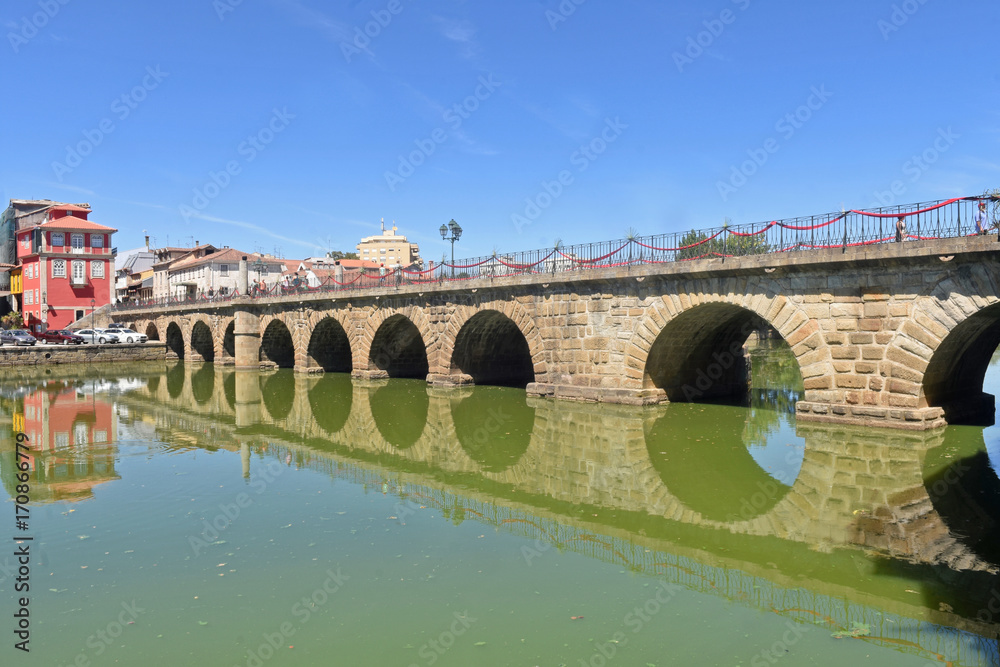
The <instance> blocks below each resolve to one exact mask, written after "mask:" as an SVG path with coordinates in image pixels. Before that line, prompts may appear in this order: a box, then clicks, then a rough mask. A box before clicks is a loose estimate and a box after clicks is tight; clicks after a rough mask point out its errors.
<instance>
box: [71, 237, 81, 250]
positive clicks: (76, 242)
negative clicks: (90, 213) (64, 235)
mask: <svg viewBox="0 0 1000 667" xmlns="http://www.w3.org/2000/svg"><path fill="white" fill-rule="evenodd" d="M69 242H70V245H71V246H72V247H73V249H74V250H83V234H70V235H69Z"/></svg>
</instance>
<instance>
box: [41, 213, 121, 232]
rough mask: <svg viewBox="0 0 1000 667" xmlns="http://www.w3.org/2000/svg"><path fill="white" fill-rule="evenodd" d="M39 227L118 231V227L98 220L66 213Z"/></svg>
mask: <svg viewBox="0 0 1000 667" xmlns="http://www.w3.org/2000/svg"><path fill="white" fill-rule="evenodd" d="M38 226H39V227H44V228H45V229H86V230H87V231H91V232H117V231H118V230H117V229H114V228H113V227H105V226H104V225H99V224H97V223H96V222H91V221H90V220H84V219H83V218H78V217H76V216H75V215H66V216H63V217H61V218H56V219H55V220H49V221H48V222H44V223H42V224H40V225H38Z"/></svg>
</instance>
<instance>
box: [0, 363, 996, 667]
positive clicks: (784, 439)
mask: <svg viewBox="0 0 1000 667" xmlns="http://www.w3.org/2000/svg"><path fill="white" fill-rule="evenodd" d="M994 363H995V364H996V358H995V359H994ZM752 385H753V386H752V389H751V392H750V399H749V406H745V405H743V406H732V405H697V404H672V405H667V406H658V407H650V408H637V407H626V406H611V405H590V404H579V403H568V402H557V401H552V400H548V399H534V398H528V397H526V395H525V392H524V391H523V390H517V389H509V388H497V387H476V388H470V389H447V390H445V389H435V388H428V386H427V385H426V383H424V382H420V381H415V380H388V381H380V382H359V381H352V380H351V378H350V377H349V376H346V375H337V374H328V375H325V376H304V375H298V376H296V375H294V374H293V373H292V372H290V371H284V370H281V371H272V372H262V373H258V372H239V373H237V372H234V371H232V370H230V369H226V368H221V367H219V368H216V367H214V366H213V365H211V364H207V365H192V364H187V365H185V364H173V363H170V364H167V365H162V364H161V365H157V364H147V365H135V366H128V365H125V366H122V365H119V366H114V367H106V368H104V367H96V366H95V367H87V368H83V369H80V368H77V369H70V368H66V367H51V368H48V369H31V370H28V369H25V370H21V371H17V372H8V373H7V374H6V375H3V376H0V424H2V426H0V476H2V482H3V487H4V491H3V492H2V493H3V498H4V500H5V501H6V502H4V503H3V505H2V506H0V540H2V541H3V543H4V544H6V545H7V546H6V547H4V548H3V549H2V550H0V618H3V619H4V620H3V621H2V622H0V631H2V632H0V637H3V638H4V639H3V645H2V646H0V665H4V666H6V665H45V666H62V665H83V666H86V665H137V666H142V667H150V666H158V665H196V666H200V665H212V666H226V667H228V666H237V665H239V666H245V667H253V666H260V665H275V666H277V665H297V666H298V665H302V666H304V665H363V666H383V665H385V666H392V665H400V666H402V667H408V666H411V665H418V666H430V665H442V666H448V665H516V666H528V667H530V666H534V665H538V666H552V667H555V666H558V665H568V666H572V667H577V666H579V665H590V666H592V667H602V666H603V665H627V666H638V667H648V666H651V665H655V666H656V667H662V666H665V665H728V666H737V665H745V666H749V667H759V666H761V665H773V664H780V665H789V666H791V665H860V664H871V665H997V664H998V644H997V636H998V635H997V630H998V627H1000V626H998V623H1000V586H998V583H1000V582H998V578H997V574H996V573H997V571H998V566H1000V549H998V547H1000V538H998V533H997V531H996V529H995V527H996V521H997V520H998V519H1000V507H998V500H1000V479H998V476H997V473H996V470H997V464H998V463H1000V447H998V441H1000V430H998V429H997V428H995V427H986V428H984V427H971V426H964V427H948V428H946V429H939V430H937V431H933V432H925V433H919V432H903V431H893V430H883V429H859V428H851V427H842V426H831V425H818V424H805V423H801V424H796V422H795V418H794V404H795V401H796V400H797V397H798V396H799V394H800V388H801V381H800V379H799V377H798V371H797V367H796V365H795V362H794V359H792V358H790V357H789V356H788V354H787V350H784V351H783V350H781V349H760V350H758V351H757V352H756V353H755V355H754V367H753V382H752ZM986 390H987V391H990V392H991V393H1000V365H995V366H994V367H993V368H991V371H990V373H989V374H988V376H987V387H986ZM16 432H24V433H25V434H26V435H27V437H28V440H29V446H30V452H29V458H28V464H29V465H28V467H29V471H30V472H29V478H30V481H29V487H30V489H29V496H30V502H29V504H28V508H29V511H30V517H29V524H28V527H27V529H26V530H18V529H17V528H16V524H15V503H14V499H15V496H16V495H17V493H18V490H17V487H16V485H17V480H16V479H15V474H16V472H17V470H16V469H15V445H14V441H15V433H16ZM25 536H30V537H32V538H33V539H32V540H31V541H30V542H22V543H21V545H24V544H29V546H30V561H31V562H30V575H29V576H30V581H29V585H30V591H29V592H28V593H24V592H21V593H18V592H16V591H15V586H16V585H17V578H18V574H17V559H16V557H15V555H14V554H15V550H16V549H17V548H19V545H18V543H17V542H16V541H15V540H14V538H15V537H25ZM23 595H28V596H29V597H30V602H29V604H28V609H29V611H30V644H29V645H28V646H29V647H30V652H29V653H24V652H22V651H19V650H17V649H16V648H15V643H16V642H18V641H20V640H19V639H18V637H17V636H16V635H15V634H14V630H15V629H16V626H17V622H18V619H16V618H15V617H14V614H15V613H16V612H17V611H18V609H19V608H20V605H19V604H18V598H19V597H20V596H23Z"/></svg>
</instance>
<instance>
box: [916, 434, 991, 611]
mask: <svg viewBox="0 0 1000 667" xmlns="http://www.w3.org/2000/svg"><path fill="white" fill-rule="evenodd" d="M988 430H993V429H988ZM923 473H924V489H925V490H926V495H927V498H928V499H929V500H930V506H931V507H932V508H933V510H934V511H935V512H936V513H937V514H938V515H939V516H940V517H941V520H942V521H943V522H944V524H945V525H947V527H948V529H949V532H950V534H951V536H953V537H955V538H956V539H957V540H958V541H959V542H960V543H961V544H962V545H964V546H965V547H966V548H967V549H968V553H962V552H960V551H958V550H955V549H952V550H951V553H948V554H945V553H943V552H942V553H941V554H939V556H940V557H941V558H943V559H944V560H945V561H946V562H947V561H953V562H950V563H949V564H950V565H954V566H956V567H957V568H958V569H962V568H966V567H969V566H970V564H971V562H972V561H973V560H975V556H978V557H980V558H983V559H984V560H987V561H989V562H991V563H1000V539H998V538H1000V536H998V534H997V526H998V522H1000V477H998V476H997V469H996V467H995V462H993V461H991V459H990V453H989V452H988V451H987V448H986V444H985V442H984V430H983V429H981V428H973V427H954V428H949V429H946V430H945V432H944V438H943V442H942V444H941V445H940V446H939V447H936V448H934V449H932V450H930V451H929V452H927V456H926V458H925V459H924V467H923ZM998 618H1000V616H998Z"/></svg>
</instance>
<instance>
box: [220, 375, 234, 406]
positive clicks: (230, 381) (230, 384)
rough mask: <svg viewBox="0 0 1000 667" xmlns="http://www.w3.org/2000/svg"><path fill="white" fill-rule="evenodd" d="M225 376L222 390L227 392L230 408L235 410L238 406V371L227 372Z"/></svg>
mask: <svg viewBox="0 0 1000 667" xmlns="http://www.w3.org/2000/svg"><path fill="white" fill-rule="evenodd" d="M224 376H225V377H224V379H223V380H222V390H223V392H225V394H226V404H227V405H228V406H229V409H230V410H234V409H235V408H236V373H233V372H229V373H225V374H224Z"/></svg>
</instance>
